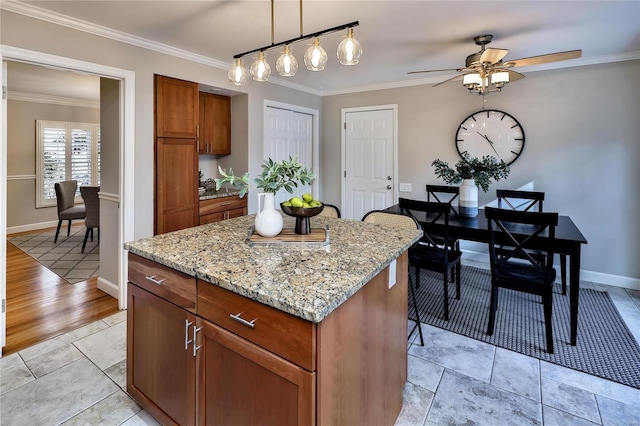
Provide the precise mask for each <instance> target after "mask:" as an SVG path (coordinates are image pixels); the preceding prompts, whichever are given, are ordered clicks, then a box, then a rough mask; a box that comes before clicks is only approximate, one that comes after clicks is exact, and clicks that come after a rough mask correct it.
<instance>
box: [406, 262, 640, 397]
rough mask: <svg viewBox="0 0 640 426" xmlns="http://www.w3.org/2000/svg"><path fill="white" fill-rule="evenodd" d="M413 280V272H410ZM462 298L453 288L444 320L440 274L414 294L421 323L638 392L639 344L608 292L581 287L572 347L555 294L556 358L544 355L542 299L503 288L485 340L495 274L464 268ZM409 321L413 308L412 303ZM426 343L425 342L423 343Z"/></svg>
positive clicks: (426, 277)
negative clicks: (492, 322) (492, 278)
mask: <svg viewBox="0 0 640 426" xmlns="http://www.w3.org/2000/svg"><path fill="white" fill-rule="evenodd" d="M411 273H412V276H413V271H412V272H411ZM461 276H462V288H461V296H460V300H456V299H455V284H453V283H452V284H450V286H449V297H450V299H449V321H444V320H443V319H442V318H443V315H444V305H443V295H442V274H437V273H432V272H429V271H424V270H423V271H422V272H421V274H420V280H421V283H420V286H419V288H418V289H417V291H416V298H417V299H418V307H419V310H420V321H421V322H423V323H425V324H430V325H433V326H435V327H439V328H442V329H445V330H449V331H452V332H454V333H458V334H462V335H464V336H468V337H471V338H474V339H476V340H480V341H483V342H487V343H490V344H492V345H495V346H499V347H502V348H505V349H510V350H512V351H515V352H520V353H522V354H525V355H529V356H532V357H535V358H538V359H541V360H545V361H548V362H552V363H554V364H559V365H562V366H565V367H568V368H571V369H574V370H579V371H583V372H585V373H588V374H591V375H594V376H598V377H602V378H605V379H608V380H612V381H615V382H618V383H622V384H624V385H627V386H632V387H634V388H639V389H640V346H639V345H638V343H637V342H636V341H635V339H634V337H633V335H632V334H631V332H630V331H629V329H628V328H627V326H626V324H625V322H624V320H623V319H622V318H621V317H620V314H619V313H618V311H617V309H616V307H615V305H614V304H613V302H612V301H611V298H610V297H609V294H608V293H607V292H600V291H596V290H592V289H586V288H581V289H580V305H579V310H578V339H577V345H576V346H571V345H570V322H569V295H568V294H567V295H566V296H563V295H562V294H561V289H560V285H559V284H557V285H556V287H557V288H556V289H554V295H553V319H552V321H553V344H554V352H555V353H554V354H549V353H547V352H546V340H545V333H544V316H543V311H542V303H541V302H540V298H539V297H537V296H532V295H529V294H525V293H520V292H516V291H512V290H505V289H500V293H499V297H498V310H497V311H496V324H495V329H494V333H493V336H487V335H486V334H485V333H486V328H487V323H488V318H489V296H490V289H491V271H489V270H486V269H480V268H475V267H471V266H463V267H462V274H461ZM409 317H410V318H412V319H415V310H414V309H413V306H412V303H409ZM425 344H426V342H425Z"/></svg>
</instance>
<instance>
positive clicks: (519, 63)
mask: <svg viewBox="0 0 640 426" xmlns="http://www.w3.org/2000/svg"><path fill="white" fill-rule="evenodd" d="M581 56H582V50H581V49H578V50H568V51H566V52H556V53H548V54H546V55H539V56H531V57H529V58H522V59H514V60H513V61H508V62H505V65H507V66H511V67H528V66H531V65H539V64H546V63H549V62H557V61H566V60H568V59H576V58H579V57H581Z"/></svg>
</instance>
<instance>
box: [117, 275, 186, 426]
mask: <svg viewBox="0 0 640 426" xmlns="http://www.w3.org/2000/svg"><path fill="white" fill-rule="evenodd" d="M128 294H129V296H128V307H127V392H128V393H129V394H130V395H131V396H132V397H133V398H134V399H135V400H136V401H137V402H138V403H139V404H140V405H141V406H142V407H143V408H144V409H146V410H147V411H148V412H149V413H150V414H151V415H152V416H153V417H155V418H156V419H157V420H159V421H160V422H161V423H162V424H174V423H175V424H179V425H192V424H195V400H196V397H195V377H196V370H195V359H196V358H194V356H193V343H190V342H188V340H189V339H192V338H193V333H194V328H193V326H194V325H195V315H193V314H190V313H189V312H187V311H185V310H184V309H181V308H179V307H178V306H176V305H174V304H172V303H169V302H167V301H165V300H163V299H161V298H159V297H158V296H155V295H153V294H152V293H149V292H147V291H146V290H143V289H141V288H139V287H138V286H135V285H133V284H129V287H128ZM185 347H186V349H185Z"/></svg>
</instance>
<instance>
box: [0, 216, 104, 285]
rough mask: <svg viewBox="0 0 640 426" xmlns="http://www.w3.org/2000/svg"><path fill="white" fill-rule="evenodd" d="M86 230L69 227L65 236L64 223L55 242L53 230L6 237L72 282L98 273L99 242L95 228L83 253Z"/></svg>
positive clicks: (54, 231) (78, 227)
mask: <svg viewBox="0 0 640 426" xmlns="http://www.w3.org/2000/svg"><path fill="white" fill-rule="evenodd" d="M64 225H66V224H64ZM85 232H86V228H85V227H84V226H82V227H80V226H72V227H71V235H70V236H69V237H67V228H66V226H63V227H62V229H60V235H59V236H58V242H57V243H54V242H53V239H54V237H55V235H56V230H55V229H52V230H47V231H44V232H41V233H34V234H22V235H16V236H14V237H12V236H9V237H8V238H7V240H8V241H9V242H10V243H11V244H13V245H15V246H16V247H18V248H19V249H20V250H22V251H23V252H25V253H27V254H28V255H29V256H31V257H33V258H34V259H36V260H37V261H38V262H39V263H41V264H42V265H43V266H45V267H46V268H47V269H49V270H50V271H52V272H54V273H55V274H56V275H58V276H60V277H62V278H64V279H65V280H66V281H68V282H69V283H71V284H75V283H78V282H80V281H85V280H87V279H89V278H92V277H95V276H97V275H98V272H99V269H100V245H99V244H98V238H97V233H96V232H97V231H94V238H93V242H92V241H91V238H89V240H87V246H86V247H85V249H84V253H82V252H81V249H82V241H83V240H84V234H85Z"/></svg>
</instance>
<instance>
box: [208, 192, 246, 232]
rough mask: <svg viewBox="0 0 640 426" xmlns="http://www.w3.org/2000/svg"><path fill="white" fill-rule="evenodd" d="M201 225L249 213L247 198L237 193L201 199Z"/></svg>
mask: <svg viewBox="0 0 640 426" xmlns="http://www.w3.org/2000/svg"><path fill="white" fill-rule="evenodd" d="M199 212H200V225H204V224H207V223H213V222H220V221H221V220H226V219H231V218H234V217H239V216H244V215H246V214H247V199H246V197H243V198H240V197H239V196H237V195H233V196H230V197H220V198H213V199H211V200H202V201H200V209H199Z"/></svg>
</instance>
